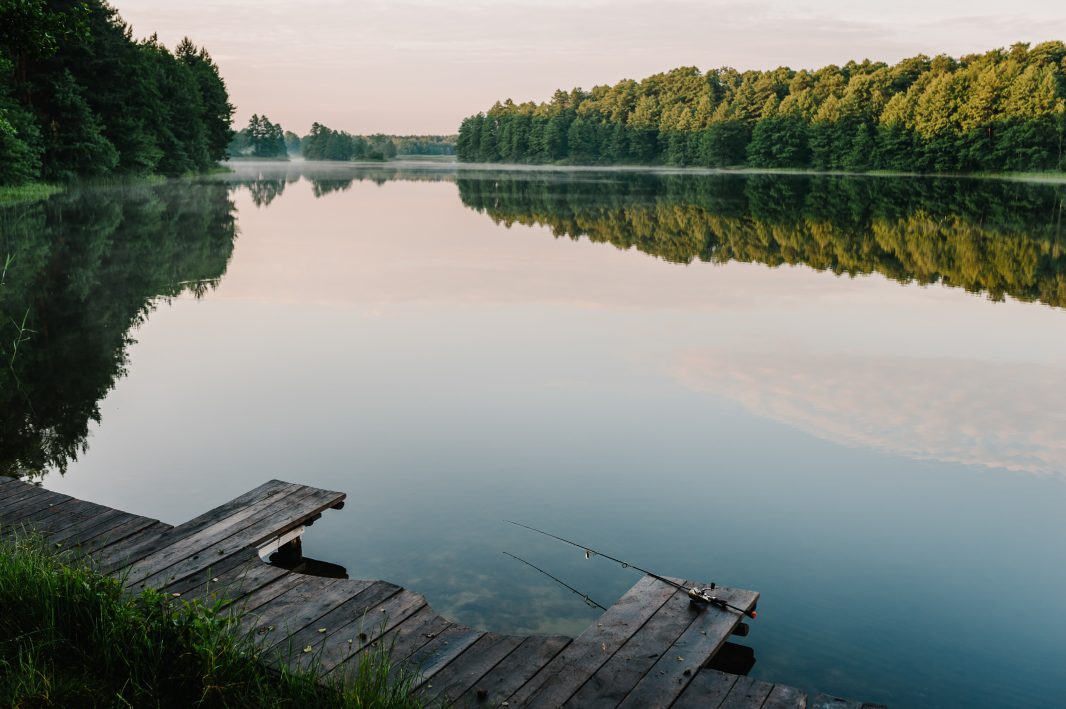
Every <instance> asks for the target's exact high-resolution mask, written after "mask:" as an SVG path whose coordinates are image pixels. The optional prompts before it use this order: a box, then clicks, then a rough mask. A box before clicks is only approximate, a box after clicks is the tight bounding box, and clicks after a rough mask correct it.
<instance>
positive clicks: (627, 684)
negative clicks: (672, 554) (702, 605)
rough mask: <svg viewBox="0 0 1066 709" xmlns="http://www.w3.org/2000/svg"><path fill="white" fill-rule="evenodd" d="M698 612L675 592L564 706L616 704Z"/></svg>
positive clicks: (608, 705) (681, 594)
mask: <svg viewBox="0 0 1066 709" xmlns="http://www.w3.org/2000/svg"><path fill="white" fill-rule="evenodd" d="M683 585H690V582H688V581H686V582H685V584H683ZM698 615H699V609H698V607H696V606H693V604H692V603H691V601H690V600H689V598H688V597H687V596H686V595H685V594H683V593H675V594H674V595H673V596H671V597H670V600H668V601H667V602H666V603H664V604H663V605H662V607H660V608H659V610H658V611H657V612H656V613H655V615H653V616H652V617H651V618H650V619H649V620H648V622H647V623H645V624H644V625H643V626H641V628H640V629H639V630H637V632H636V633H634V634H633V636H632V637H630V638H629V639H628V640H626V642H625V644H623V645H622V647H621V648H619V650H618V652H616V653H615V654H614V655H612V656H611V658H610V659H609V660H608V661H607V662H605V663H604V664H603V666H601V667H600V668H599V669H598V670H597V671H596V672H595V674H593V675H592V677H590V678H589V679H588V681H586V682H585V684H584V685H583V686H582V687H581V689H580V690H578V691H577V693H576V694H574V696H573V697H571V698H570V700H569V701H568V702H567V706H575V707H615V706H618V704H619V703H620V702H621V701H622V700H623V699H625V697H626V695H627V694H629V692H630V690H632V689H633V688H634V687H635V686H636V685H637V683H638V682H639V681H640V680H641V679H642V678H643V677H644V675H645V674H647V673H648V670H650V669H651V667H652V666H653V665H654V664H655V663H656V662H657V661H658V660H659V659H660V658H661V655H662V653H663V652H664V650H667V649H669V648H670V646H671V645H673V643H674V642H675V641H676V640H677V639H678V638H679V637H681V634H682V633H683V632H684V631H685V630H686V629H687V628H688V627H689V626H690V625H691V624H692V622H693V621H694V620H695V619H696V617H697V616H698Z"/></svg>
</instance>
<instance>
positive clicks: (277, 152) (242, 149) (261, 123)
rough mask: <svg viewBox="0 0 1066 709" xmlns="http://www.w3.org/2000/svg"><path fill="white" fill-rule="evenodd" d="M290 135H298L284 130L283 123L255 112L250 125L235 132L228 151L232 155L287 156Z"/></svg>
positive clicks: (249, 122)
mask: <svg viewBox="0 0 1066 709" xmlns="http://www.w3.org/2000/svg"><path fill="white" fill-rule="evenodd" d="M290 136H291V137H292V138H295V137H296V136H295V134H294V133H290V132H288V131H285V130H282V127H281V124H279V123H271V122H270V119H269V118H267V117H266V116H260V115H259V114H256V113H253V114H252V117H251V118H249V119H248V125H247V126H245V127H244V128H243V129H242V130H239V131H237V132H236V133H234V134H233V139H232V140H231V141H230V143H229V147H228V148H227V150H226V152H227V154H228V155H229V156H230V157H256V158H287V157H288V155H289V143H290V140H291V138H290ZM297 140H298V139H297Z"/></svg>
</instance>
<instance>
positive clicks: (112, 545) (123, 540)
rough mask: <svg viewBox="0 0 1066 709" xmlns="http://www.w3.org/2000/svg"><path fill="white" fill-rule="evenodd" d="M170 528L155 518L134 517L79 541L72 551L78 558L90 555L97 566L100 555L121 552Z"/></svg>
mask: <svg viewBox="0 0 1066 709" xmlns="http://www.w3.org/2000/svg"><path fill="white" fill-rule="evenodd" d="M170 528H171V527H170V525H169V524H166V523H165V522H160V521H159V520H156V519H151V518H149V517H135V518H133V519H131V520H127V521H125V522H123V523H122V524H120V525H118V526H117V527H112V528H111V529H108V530H106V531H104V532H102V533H100V534H97V535H96V536H94V537H92V538H91V539H86V540H85V541H83V542H81V543H79V544H78V546H77V547H76V548H75V549H74V553H75V556H76V557H78V558H83V557H86V556H88V557H90V558H91V559H92V560H93V563H94V564H97V567H98V568H99V565H98V559H99V558H100V557H101V556H103V555H110V554H122V553H123V550H125V549H127V548H129V547H130V546H131V545H133V544H137V543H139V542H140V540H142V539H153V538H155V537H157V536H159V535H160V534H163V533H164V532H166V531H167V530H168V529H170Z"/></svg>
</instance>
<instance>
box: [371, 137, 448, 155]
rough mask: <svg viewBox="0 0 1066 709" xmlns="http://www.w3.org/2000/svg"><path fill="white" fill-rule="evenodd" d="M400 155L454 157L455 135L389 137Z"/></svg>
mask: <svg viewBox="0 0 1066 709" xmlns="http://www.w3.org/2000/svg"><path fill="white" fill-rule="evenodd" d="M388 137H389V140H391V141H392V142H393V143H394V144H395V145H396V152H397V153H398V154H400V155H455V141H456V139H457V137H458V136H455V135H390V136H388Z"/></svg>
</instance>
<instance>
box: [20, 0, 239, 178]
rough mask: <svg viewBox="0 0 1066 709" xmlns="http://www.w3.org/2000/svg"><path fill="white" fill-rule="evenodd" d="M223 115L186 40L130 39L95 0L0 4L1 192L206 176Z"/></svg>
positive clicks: (220, 142)
mask: <svg viewBox="0 0 1066 709" xmlns="http://www.w3.org/2000/svg"><path fill="white" fill-rule="evenodd" d="M232 116H233V106H232V105H231V104H230V102H229V95H228V93H227V91H226V84H225V82H224V81H223V79H222V77H221V75H220V74H219V70H218V67H217V65H216V64H215V63H214V61H213V60H212V58H211V56H210V55H209V54H208V53H207V51H206V50H205V49H203V48H200V47H197V46H196V45H195V44H193V43H192V42H191V41H190V40H189V39H185V40H183V41H182V42H181V43H180V44H179V45H178V46H177V47H176V48H175V50H174V51H171V50H169V49H168V48H167V47H165V46H163V45H162V44H161V43H160V42H159V40H158V39H157V38H156V37H155V36H152V37H150V38H148V39H146V40H142V41H137V40H134V39H133V36H132V31H131V29H130V27H129V26H128V25H127V24H126V23H125V22H124V21H123V20H122V18H121V17H120V16H119V15H118V12H117V11H116V10H115V9H114V8H112V7H111V6H110V5H108V4H107V3H106V2H103V1H102V0H80V1H79V2H50V1H49V0H19V1H17V2H2V3H0V185H17V184H22V183H26V182H31V181H35V180H49V181H65V180H71V179H76V178H86V177H99V176H104V175H114V174H120V175H147V174H161V175H168V176H170V175H181V174H185V173H190V172H199V171H204V170H207V169H209V168H210V167H211V166H213V165H214V164H215V163H216V162H217V161H218V160H221V159H222V158H223V157H225V155H226V147H227V145H228V144H229V142H230V137H231V134H232V131H231V129H230V123H231V118H232Z"/></svg>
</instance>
